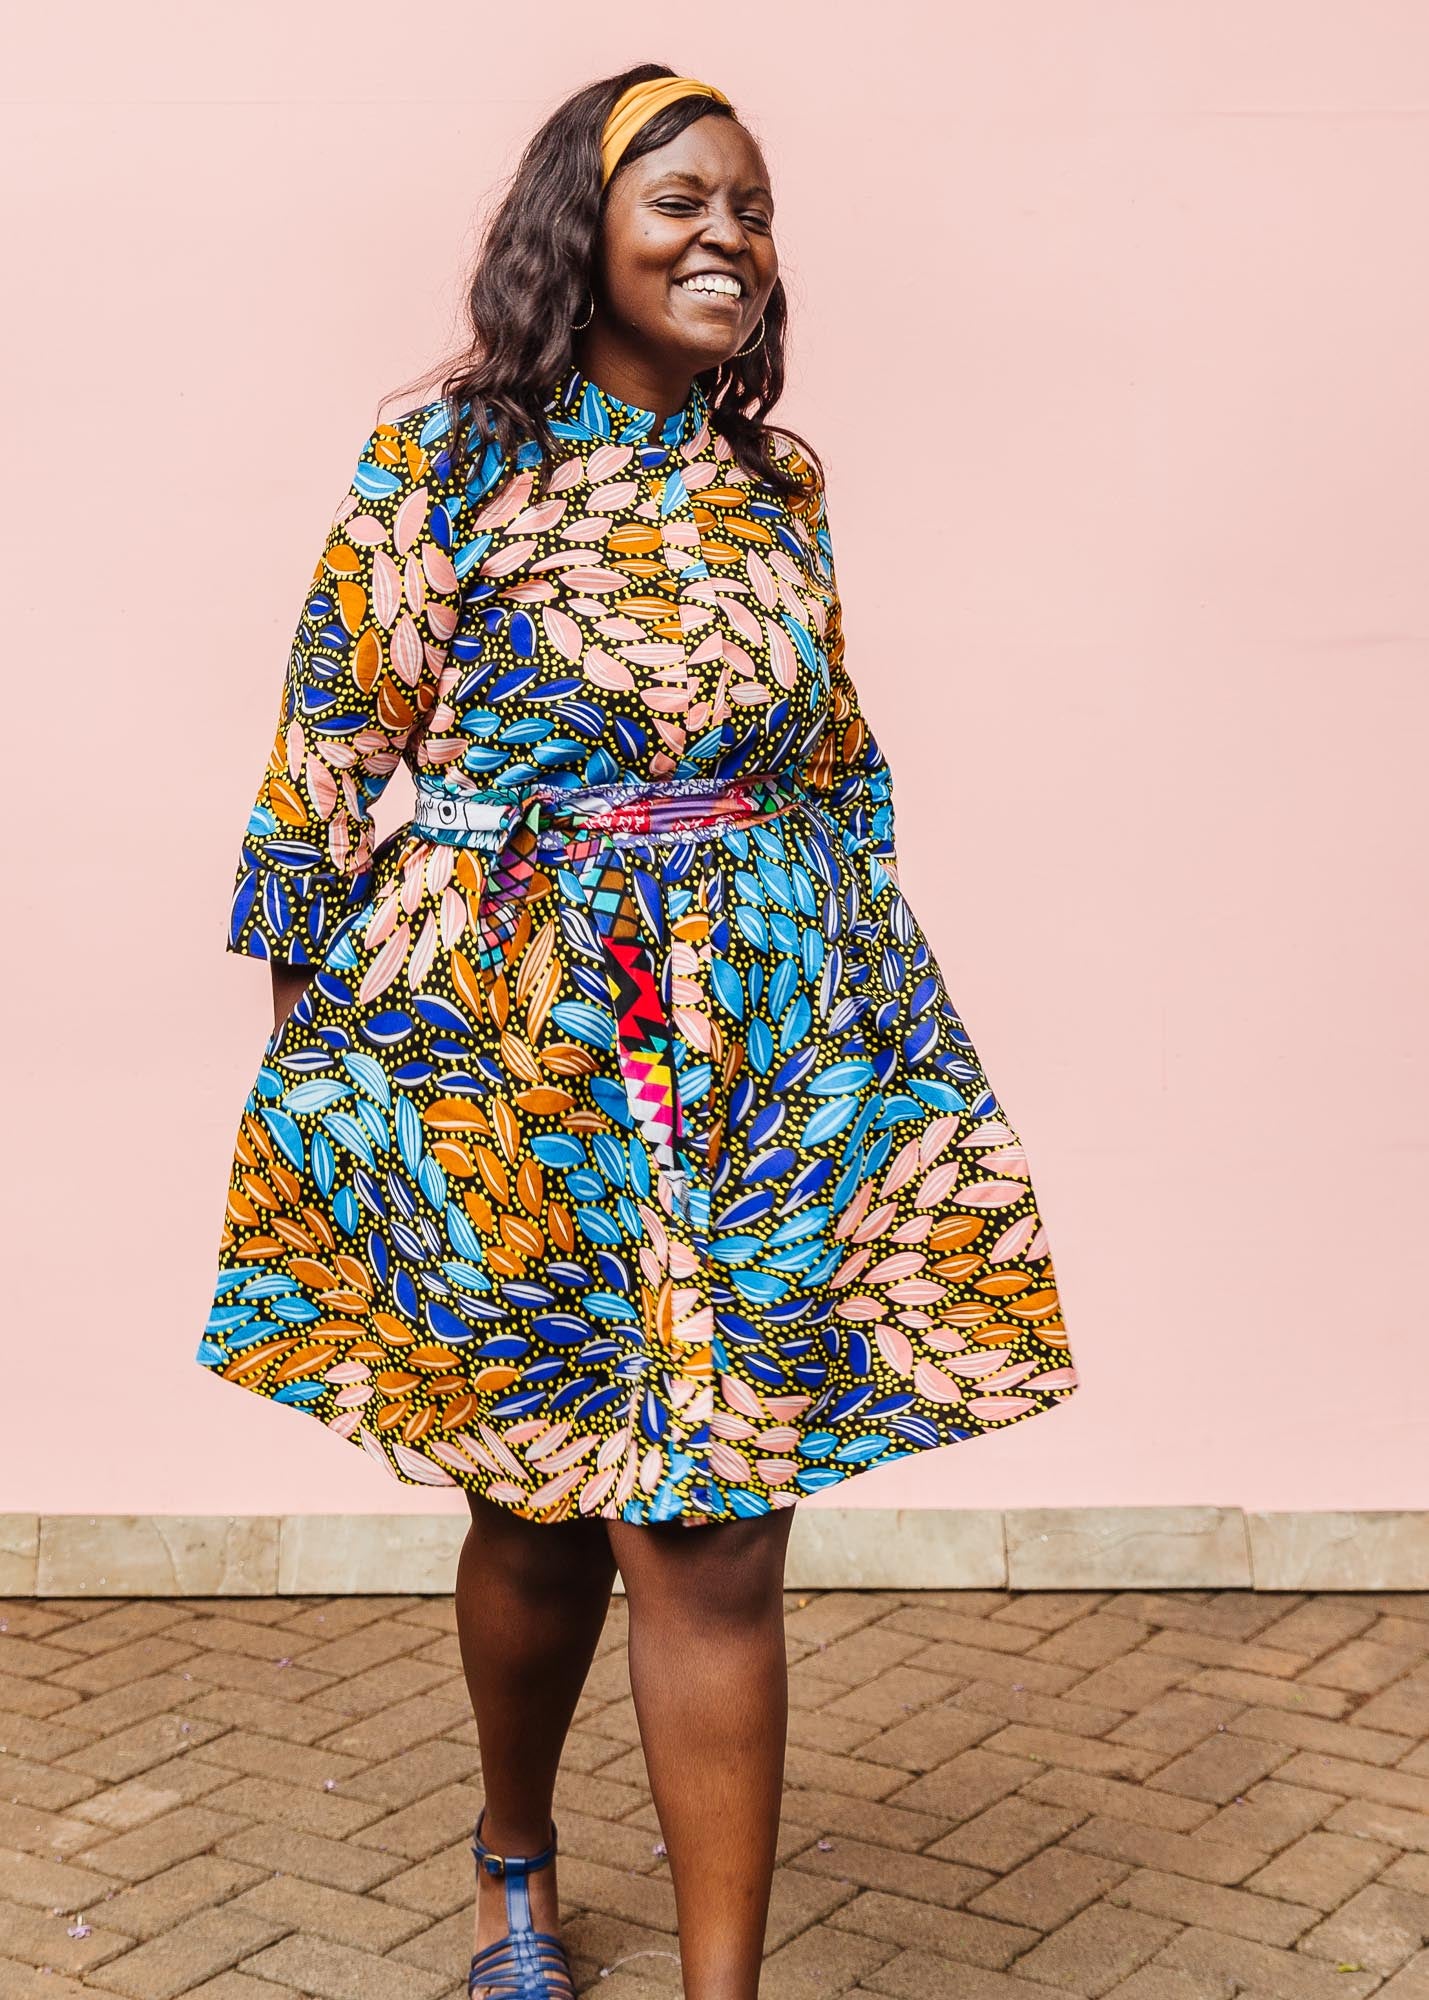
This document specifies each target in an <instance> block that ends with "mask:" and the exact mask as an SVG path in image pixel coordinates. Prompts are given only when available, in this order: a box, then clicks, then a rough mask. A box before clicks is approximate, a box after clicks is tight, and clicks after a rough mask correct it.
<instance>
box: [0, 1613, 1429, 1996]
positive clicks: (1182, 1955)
mask: <svg viewBox="0 0 1429 2000" xmlns="http://www.w3.org/2000/svg"><path fill="white" fill-rule="evenodd" d="M786 1611H787V1618H786V1632H787V1638H788V1648H789V1659H790V1669H791V1673H790V1729H789V1754H788V1760H787V1792H786V1798H785V1807H784V1819H783V1825H782V1827H781V1835H780V1848H779V1869H778V1873H777V1875H776V1879H775V1885H774V1894H773V1898H772V1902H771V1908H770V1922H769V1937H768V1950H767V1956H766V1962H765V1973H764V1980H763V1986H762V1993H763V1995H764V1996H765V2000H834V1997H835V1996H841V1995H847V1996H848V2000H905V1996H906V2000H1231V1996H1233V1995H1240V1996H1242V2000H1332V1996H1333V2000H1369V1996H1370V1995H1380V1996H1382V2000H1429V1664H1426V1663H1429V1597H1425V1596H1423V1595H1419V1596H1416V1595H1412V1594H1410V1593H1404V1594H1402V1595H1373V1596H1371V1595H1368V1594H1366V1595H1363V1596H1359V1595H1354V1596H1350V1595H1346V1596H1340V1595H1324V1596H1311V1597H1302V1596H1287V1595H1282V1596H1276V1595H1268V1594H1262V1595H1256V1594H1254V1593H1251V1592H1247V1591H1181V1592H1164V1593H1157V1592H1147V1591H1122V1592H1110V1591H1075V1592H1072V1591H1068V1592H1060V1593H1059V1592H1040V1593H1031V1594H1027V1595H1022V1596H1013V1595H1011V1594H1007V1593H1001V1592H996V1591H946V1592H944V1591H921V1592H912V1591H910V1592H897V1591H848V1590H843V1591H824V1592H809V1593H806V1594H800V1595H794V1594H792V1593H791V1595H790V1597H789V1598H788V1600H787V1605H786ZM625 1615H626V1614H625V1605H624V1601H623V1599H621V1598H616V1599H615V1601H614V1603H613V1605H612V1608H611V1616H610V1623H609V1626H608V1628H607V1631H606V1633H605V1635H604V1637H603V1640H602V1643H601V1648H600V1653H599V1656H598V1657H597V1660H596V1662H595V1665H594V1667H593V1668H592V1671H591V1676H590V1680H589V1682H588V1684H587V1687H586V1691H585V1694H584V1697H583V1699H582V1702H581V1705H580V1708H579V1710H578V1712H577V1715H576V1720H575V1725H574V1728H573V1730H572V1733H571V1739H570V1743H569V1746H568V1754H567V1759H566V1764H565V1768H564V1770H563V1773H562V1777H561V1781H560V1785H559V1787H558V1790H557V1795H556V1816H557V1819H558V1820H559V1822H560V1825H561V1849H562V1852H561V1865H560V1887H561V1902H562V1910H563V1928H564V1931H565V1935H566V1937H567V1940H568V1942H569V1944H570V1947H571V1952H572V1957H573V1961H574V1963H575V1967H576V1973H577V1979H578V1983H579V1985H580V1988H581V1990H582V1992H587V1991H596V1990H598V1991H599V1992H600V1994H601V1996H602V2000H678V1995H679V1992H680V1980H679V1967H678V1957H677V1941H676V1938H675V1935H674V1926H675V1909H674V1896H673V1890H672V1884H671V1880H670V1873H669V1864H668V1861H667V1859H666V1857H665V1855H664V1852H663V1847H662V1844H661V1841H660V1828H659V1821H658V1818H657V1816H656V1814H655V1812H654V1808H653V1806H652V1803H651V1800H650V1797H649V1793H648V1790H647V1788H646V1784H645V1777H644V1766H643V1761H642V1757H641V1752H640V1740H639V1728H638V1723H637V1721H636V1717H635V1712H634V1707H633V1704H632V1702H631V1698H630V1688H629V1681H628V1677H627V1673H626V1666H625V1646H624V1637H625ZM0 1748H2V1749H3V1751H4V1756H3V1759H0V2000H35V1996H38V2000H66V1996H69V1995H79V1994H98V1995H106V1994H107V1995H109V1996H110V2000H184V1996H194V2000H349V1996H351V2000H359V1996H360V2000H369V1996H375V1995H378V1994H381V1995H385V1996H390V2000H456V1996H458V1995H459V1994H460V1993H461V1992H462V1991H464V1984H463V1973H464V1967H465V1962H466V1957H467V1954H468V1952H469V1934H470V1909H471V1901H472V1893H473V1889H472V1864H471V1858H470V1855H469V1853H468V1850H467V1838H468V1834H469V1831H470V1827H471V1824H472V1822H473V1820H474V1819H475V1816H476V1812H477V1810H478V1808H479V1806H480V1803H481V1796H482V1794H481V1772H480V1758H479V1754H478V1751H477V1747H476V1740H475V1732H474V1729H473V1726H472V1721H471V1716H470V1711H469V1709H468V1707H467V1704H466V1699H465V1692H464V1689H463V1685H462V1681H461V1674H460V1664H459V1657H458V1653H457V1648H456V1642H455V1636H454V1628H453V1622H452V1612H451V1605H450V1603H449V1602H444V1601H442V1600H440V1599H433V1598H391V1597H382V1598H377V1597H368V1598H363V1597H353V1598H337V1599H303V1598H285V1599H280V1598H274V1599H267V1600H257V1601H248V1600H243V1601H236V1600H234V1601H228V1600H226V1601H222V1602H219V1601H214V1602H204V1601H202V1600H192V1601H184V1602H177V1601H172V1602H170V1601H156V1602H153V1603H127V1602H115V1601H112V1600H111V1601H107V1602H92V1603H86V1602H82V1601H79V1602H76V1601H70V1600H65V1601H57V1600H47V1601H43V1602H32V1601H28V1600H25V1601H15V1602H12V1603H8V1604H6V1603H3V1602H0Z"/></svg>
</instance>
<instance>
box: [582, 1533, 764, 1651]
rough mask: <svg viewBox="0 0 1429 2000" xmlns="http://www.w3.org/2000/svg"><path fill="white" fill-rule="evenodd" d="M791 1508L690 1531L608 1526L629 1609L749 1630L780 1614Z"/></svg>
mask: <svg viewBox="0 0 1429 2000" xmlns="http://www.w3.org/2000/svg"><path fill="white" fill-rule="evenodd" d="M792 1511H793V1510H792V1509H789V1510H787V1511H786V1512H784V1513H783V1514H764V1515H759V1516H757V1517H756V1518H755V1519H753V1520H747V1521H731V1522H721V1523H719V1524H717V1525H712V1526H707V1527H701V1528H698V1529H684V1528H679V1527H674V1526H657V1527H649V1526H637V1525H636V1524H634V1523H617V1524H612V1530H611V1541H612V1544H613V1545H614V1548H615V1555H616V1561H617V1562H618V1563H619V1565H620V1571H621V1576H622V1578H623V1580H624V1584H625V1594H626V1597H627V1599H628V1601H629V1603H630V1606H631V1609H632V1611H640V1610H644V1609H646V1608H647V1607H648V1608H650V1609H655V1610H660V1611H663V1612H668V1613H669V1614H671V1615H674V1616H677V1617H680V1618H681V1619H683V1620H686V1621H693V1622H698V1623H699V1624H701V1625H704V1626H706V1627H708V1626H710V1625H711V1624H719V1625H721V1626H725V1627H732V1626H741V1625H752V1624H758V1623H761V1622H764V1621H766V1620H767V1619H768V1618H769V1617H770V1615H771V1613H772V1612H773V1611H774V1610H775V1608H776V1607H778V1608H779V1609H780V1611H781V1612H782V1606H783V1595H784V1558H785V1552H786V1549H787V1546H788V1540H789V1530H790V1527H791V1525H792V1523H791V1521H790V1518H789V1516H790V1514H792Z"/></svg>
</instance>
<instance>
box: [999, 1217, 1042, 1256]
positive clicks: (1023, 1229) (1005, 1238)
mask: <svg viewBox="0 0 1429 2000" xmlns="http://www.w3.org/2000/svg"><path fill="white" fill-rule="evenodd" d="M1036 1227H1037V1218H1036V1216H1035V1215H1019V1216H1018V1218H1017V1220H1016V1221H1015V1222H1009V1223H1008V1225H1007V1227H1006V1229H1004V1230H1003V1232H1002V1234H1001V1235H1000V1236H999V1237H998V1239H997V1241H996V1243H994V1244H993V1246H992V1248H991V1249H990V1250H989V1251H988V1253H987V1261H988V1263H989V1264H1006V1263H1009V1262H1010V1261H1011V1260H1012V1259H1013V1258H1014V1257H1020V1256H1021V1255H1022V1253H1023V1251H1024V1250H1025V1249H1026V1248H1027V1246H1028V1244H1029V1243H1030V1242H1031V1241H1032V1235H1033V1231H1034V1230H1035V1229H1036Z"/></svg>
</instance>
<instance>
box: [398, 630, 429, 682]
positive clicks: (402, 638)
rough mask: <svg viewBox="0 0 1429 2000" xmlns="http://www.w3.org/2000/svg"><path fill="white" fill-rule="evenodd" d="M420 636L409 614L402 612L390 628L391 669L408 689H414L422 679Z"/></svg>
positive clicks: (422, 656) (422, 654) (423, 655)
mask: <svg viewBox="0 0 1429 2000" xmlns="http://www.w3.org/2000/svg"><path fill="white" fill-rule="evenodd" d="M425 657H426V656H425V654H424V652H423V650H422V640H421V635H420V633H419V632H418V631H417V628H416V626H415V625H414V624H413V623H412V619H411V614H410V613H409V612H406V611H404V612H403V613H402V616H401V617H400V618H399V619H398V620H397V623H396V624H395V625H394V626H393V628H392V667H393V671H394V672H395V673H396V674H397V676H398V677H399V679H401V680H403V681H405V682H406V684H407V686H408V687H415V686H416V685H417V682H418V681H419V680H420V679H421V677H422V661H423V659H424V658H425Z"/></svg>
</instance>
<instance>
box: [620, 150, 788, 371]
mask: <svg viewBox="0 0 1429 2000" xmlns="http://www.w3.org/2000/svg"><path fill="white" fill-rule="evenodd" d="M600 258H601V268H602V274H603V277H604V294H605V296H604V300H603V301H602V303H603V307H604V311H603V317H604V318H605V320H606V321H607V327H606V332H607V335H608V336H610V337H613V338H614V339H615V340H616V341H618V342H619V343H620V344H621V345H627V344H628V345H630V346H632V347H635V348H637V349H640V348H643V349H644V350H645V352H646V355H647V356H648V357H649V358H650V359H652V360H656V361H658V363H659V364H660V365H662V366H666V367H669V368H670V369H671V370H672V371H673V370H678V371H680V372H683V373H687V374H689V375H692V376H693V375H696V374H698V373H699V372H700V370H701V369H705V368H713V367H716V366H718V364H719V363H720V362H722V361H727V360H728V359H729V357H730V356H731V355H732V354H733V353H734V352H735V350H736V349H737V348H740V347H743V346H745V345H746V344H747V342H748V341H749V339H750V336H751V335H752V334H753V333H754V332H755V331H756V330H757V328H758V325H759V315H760V313H761V312H762V311H763V310H764V306H765V303H766V301H767V300H768V297H769V294H770V292H771V291H772V290H773V288H774V281H775V279H776V278H777V277H778V275H779V257H778V253H777V252H776V250H775V248H774V197H773V195H772V194H771V193H770V191H769V173H768V170H767V168H766V167H765V165H764V161H763V158H762V157H761V155H760V151H759V148H758V147H757V146H756V145H755V143H754V140H753V139H752V138H751V137H750V135H749V133H748V132H747V131H746V130H745V128H744V127H743V126H742V125H741V124H739V123H738V122H737V121H736V120H735V119H733V118H725V117H713V118H711V117H706V118H697V119H696V120H695V122H694V123H693V124H692V125H687V126H686V127H685V129H684V131H683V132H681V133H679V134H678V136H677V137H676V138H674V139H672V140H670V142H669V144H668V145H665V146H657V147H656V148H655V150H654V151H653V152H651V153H645V154H643V155H642V156H641V157H640V158H639V159H636V160H632V161H630V162H629V164H628V165H626V166H623V167H621V168H620V169H619V170H618V171H617V173H616V176H615V178H614V180H613V181H612V183H611V187H610V194H609V197H608V199H607V202H606V208H605V216H604V221H603V224H602V228H601V239H600ZM701 275H703V276H704V277H705V279H706V281H707V284H708V281H709V279H710V277H711V275H713V276H714V277H715V278H718V279H720V280H722V281H723V283H722V284H721V285H719V286H718V287H715V288H709V289H704V290H701V289H699V288H698V287H694V286H691V285H690V284H689V283H688V282H687V281H688V280H690V279H692V278H696V277H699V276H701ZM731 280H733V281H734V286H737V291H736V290H735V289H734V287H733V286H732V285H731V283H730V281H731Z"/></svg>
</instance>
